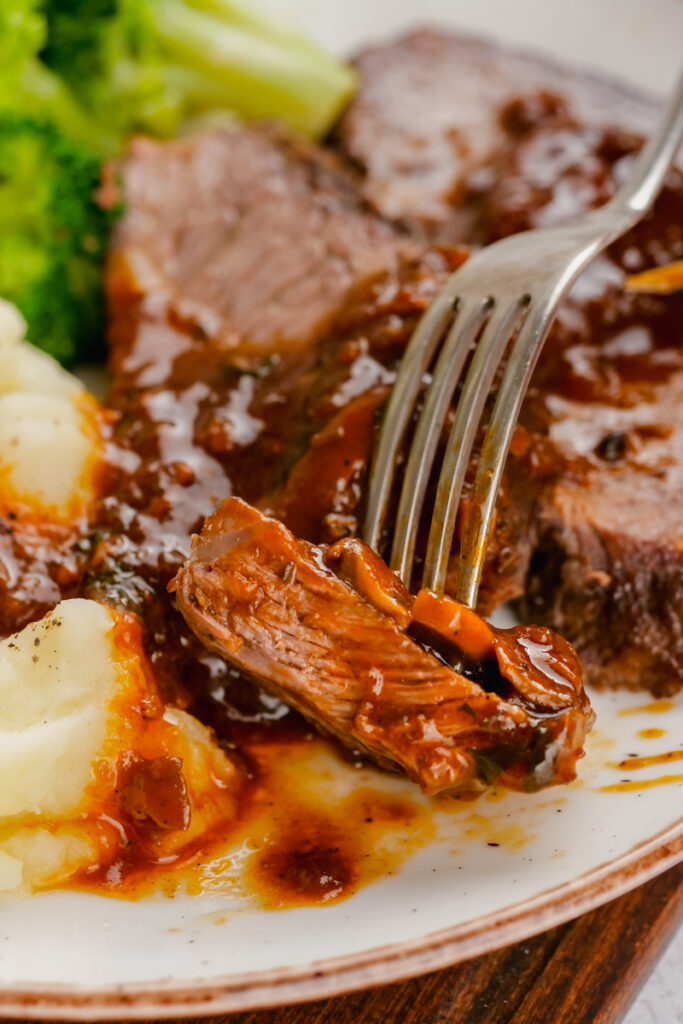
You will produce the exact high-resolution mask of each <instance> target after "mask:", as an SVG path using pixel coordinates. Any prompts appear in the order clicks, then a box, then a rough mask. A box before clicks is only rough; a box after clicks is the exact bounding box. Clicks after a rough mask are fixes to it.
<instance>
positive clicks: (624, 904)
mask: <svg viewBox="0 0 683 1024" xmlns="http://www.w3.org/2000/svg"><path fill="white" fill-rule="evenodd" d="M682 921H683V864H680V865H679V866H678V867H675V868H672V869H671V870H670V871H668V872H666V873H665V874H663V875H660V876H659V877H658V878H655V879H654V880H653V881H651V882H648V883H647V885H644V886H642V887H641V888H639V889H636V890H634V891H633V892H631V893H628V894H627V895H626V896H622V897H621V898H620V899H618V900H615V901H613V902H612V903H608V904H607V905H606V906H604V907H600V908H599V909H598V910H594V911H592V912H591V913H590V914H586V915H584V916H583V917H580V918H577V920H575V921H571V922H569V923H568V924H565V925H561V926H560V927H559V928H554V929H553V930H552V931H549V932H545V933H544V934H543V935H538V936H536V937H535V938H532V939H529V940H528V941H526V942H520V943H518V944H517V945H514V946H508V947H507V948H506V949H503V950H500V951H499V952H498V953H489V954H487V955H486V956H482V957H479V958H478V959H476V960H472V961H470V962H469V963H465V964H461V965H460V966H459V967H452V968H450V969H448V970H445V971H439V972H438V973H435V974H428V975H425V976H423V977H421V978H415V979H413V980H412V981H407V982H400V983H398V984H394V985H386V986H384V987H382V988H376V989H371V990H369V991H365V992H356V993H353V994H351V995H348V996H341V997H339V998H337V999H325V1000H321V1001H318V1002H314V1003H304V1004H300V1005H298V1006H289V1007H281V1008H278V1009H273V1010H264V1011H260V1012H253V1013H238V1014H233V1015H230V1016H229V1017H225V1016H223V1017H211V1018H209V1020H210V1021H211V1022H212V1024H219V1022H228V1024H616V1022H618V1021H620V1020H622V1018H623V1016H624V1014H625V1013H626V1011H627V1010H628V1007H629V1006H630V1004H631V1002H632V1001H633V999H634V998H635V996H636V995H637V994H638V991H639V989H640V988H641V986H642V984H643V982H644V981H645V979H646V978H647V976H648V974H649V973H650V971H651V970H652V968H653V967H654V965H655V963H656V962H657V959H658V958H659V956H660V955H661V953H663V951H664V949H665V948H666V945H667V942H668V941H669V939H670V938H671V936H672V935H673V932H674V931H675V929H676V927H677V925H679V924H680V923H681V922H682ZM681 997H682V998H683V979H682V980H681Z"/></svg>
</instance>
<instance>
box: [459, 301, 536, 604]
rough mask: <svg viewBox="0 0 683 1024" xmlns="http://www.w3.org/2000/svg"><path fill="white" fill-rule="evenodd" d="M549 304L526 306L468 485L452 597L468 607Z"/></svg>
mask: <svg viewBox="0 0 683 1024" xmlns="http://www.w3.org/2000/svg"><path fill="white" fill-rule="evenodd" d="M554 305H555V303H554V300H553V299H552V298H550V299H549V300H548V301H547V302H545V303H543V304H542V305H541V306H540V307H534V308H532V309H531V310H530V311H529V314H528V316H527V319H526V320H525V322H524V324H523V325H522V329H521V330H520V332H519V335H518V336H517V339H516V340H515V343H514V345H513V348H512V352H511V353H510V358H509V360H508V363H507V366H506V367H505V372H504V374H503V378H502V380H501V382H500V388H499V389H498V394H497V396H496V402H495V405H494V407H493V413H492V414H491V422H490V423H489V427H488V430H487V431H486V436H485V438H484V442H483V445H482V449H481V456H480V460H479V466H478V468H477V473H476V476H475V478H474V484H473V485H472V503H471V506H470V508H468V510H467V514H466V516H465V525H464V530H463V540H462V547H461V552H460V561H459V564H458V573H457V582H456V598H457V600H458V601H462V602H464V603H465V604H467V605H469V606H470V607H472V608H473V607H474V605H475V604H476V600H477V594H478V592H479V583H480V580H481V574H482V569H483V567H484V559H485V557H486V547H487V544H488V539H489V536H490V533H491V528H492V526H493V517H494V512H495V507H496V499H497V497H498V490H499V488H500V482H501V478H502V475H503V470H504V468H505V461H506V459H507V454H508V450H509V448H510V442H511V440H512V435H513V433H514V429H515V427H516V425H517V418H518V416H519V411H520V409H521V406H522V402H523V400H524V396H525V394H526V390H527V387H528V386H529V381H530V379H531V375H532V373H533V372H534V367H535V366H536V362H537V360H538V356H539V354H540V352H541V348H542V344H543V341H544V339H545V335H546V334H547V333H548V330H549V329H550V325H551V323H552V318H551V316H550V313H551V312H552V309H549V308H548V307H553V306H554Z"/></svg>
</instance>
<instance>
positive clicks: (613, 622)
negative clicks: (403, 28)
mask: <svg viewBox="0 0 683 1024" xmlns="http://www.w3.org/2000/svg"><path fill="white" fill-rule="evenodd" d="M358 63H359V67H360V70H361V83H362V84H361V89H360V92H359V94H358V96H357V98H356V100H355V101H354V103H353V104H352V106H351V108H350V109H349V111H348V113H347V114H346V116H345V118H344V119H343V121H342V124H341V127H340V129H339V140H340V144H341V147H342V149H343V150H344V151H345V152H346V153H347V154H348V155H349V156H350V157H351V158H352V159H353V160H354V162H355V163H356V165H357V166H358V167H359V168H360V169H361V170H362V172H363V181H362V186H361V187H362V190H363V193H364V195H365V196H366V198H368V200H369V201H370V202H371V203H372V204H373V205H374V206H375V208H376V209H378V210H380V211H381V212H383V213H385V214H387V215H389V216H392V217H398V218H400V219H401V220H402V221H403V222H404V223H409V224H411V225H412V228H413V230H414V231H415V232H416V233H418V234H421V235H423V236H427V237H432V238H433V237H438V238H440V239H442V240H444V241H450V242H453V241H454V240H457V241H472V242H475V243H477V244H487V243H489V242H492V241H495V240H496V239H498V238H502V237H505V236H506V235H510V234H512V233H514V232H516V231H522V230H526V229H529V228H534V227H541V226H544V225H549V224H552V223H556V222H558V221H559V220H562V219H564V218H571V217H572V216H576V215H580V214H581V213H582V212H583V211H585V210H586V209H589V208H591V207H594V206H598V205H600V204H602V203H604V202H605V201H606V200H608V199H609V197H610V196H611V195H612V194H613V192H614V190H615V188H616V186H617V184H618V182H619V181H620V180H621V179H622V178H623V175H624V173H625V172H626V169H627V167H628V165H629V163H630V162H631V161H632V159H633V154H634V153H635V151H636V150H637V149H638V147H639V146H640V142H641V136H642V133H643V132H645V131H647V129H648V127H649V126H650V125H651V124H652V123H653V122H654V116H655V114H656V104H653V103H652V102H650V101H647V100H644V99H642V98H640V97H638V96H635V95H634V94H633V93H632V92H630V91H628V90H626V89H624V88H621V87H619V86H615V85H613V84H610V83H606V82H604V81H600V80H596V79H594V78H592V77H591V76H587V75H585V74H581V73H577V72H575V71H570V70H566V69H563V68H556V67H554V66H552V65H549V64H548V63H546V62H544V61H541V60H538V59H537V58H533V57H529V56H528V55H525V54H518V53H515V52H509V51H501V50H500V49H499V48H498V47H495V46H492V45H490V44H487V43H482V42H480V41H474V40H470V39H464V38H458V37H453V36H448V35H439V34H435V33H418V34H417V35H413V36H409V37H407V38H405V39H403V40H399V42H398V43H396V44H395V45H390V46H387V47H380V48H377V49H374V50H372V51H370V52H368V53H367V54H364V55H362V56H361V58H360V59H359V62H358ZM463 97H466V100H462V98H463ZM454 98H455V99H454ZM417 111H420V112H421V114H419V115H418V114H417ZM681 223H683V175H681V173H680V171H673V172H672V173H671V174H670V176H669V179H668V182H667V187H666V188H665V190H664V192H663V194H662V196H661V197H660V199H659V201H658V202H657V204H656V207H655V210H654V212H653V214H652V215H651V216H650V217H648V218H646V220H645V221H644V222H643V223H642V224H641V225H639V226H638V227H637V228H636V229H635V230H634V231H632V232H630V233H629V234H628V235H627V236H626V237H625V238H624V239H622V240H621V241H620V242H619V243H618V244H617V245H615V246H613V247H612V249H611V250H610V251H609V253H607V254H605V255H604V256H602V257H600V258H599V259H598V260H596V261H595V263H594V264H593V265H592V266H591V268H590V269H589V270H588V272H587V273H586V274H585V275H584V276H583V277H582V279H581V280H580V281H579V282H578V284H577V286H576V288H575V289H574V291H573V293H572V295H571V297H570V299H569V300H568V301H567V303H566V304H565V306H564V307H563V309H562V310H561V312H560V315H559V317H558V320H557V322H556V324H555V327H554V329H553V331H552V332H551V335H550V337H549V339H548V342H547V343H546V347H545V351H544V352H543V354H542V356H541V360H540V362H539V366H538V370H537V373H536V376H535V378H534V381H533V383H532V387H531V389H530V391H529V395H528V398H527V401H526V403H525V406H524V409H523V412H522V417H521V422H520V429H519V431H518V436H517V439H516V450H517V452H520V451H521V450H522V449H523V448H524V446H525V445H526V446H528V450H529V452H530V453H531V454H530V459H529V460H528V462H527V463H526V464H524V463H522V464H520V463H519V461H518V460H517V461H514V463H513V464H512V465H511V466H510V467H509V472H508V474H507V483H508V499H507V508H506V509H505V510H503V514H502V515H500V516H499V529H500V525H501V523H505V524H508V526H509V524H510V523H512V526H513V530H512V533H511V534H510V530H509V528H508V538H507V540H506V542H505V543H503V542H502V541H501V540H500V539H498V538H497V539H496V541H495V542H494V546H493V547H492V549H491V552H490V554H491V560H492V561H491V569H492V572H490V573H489V579H491V580H493V585H491V584H489V585H488V586H487V587H486V588H485V590H484V594H483V598H484V601H485V602H486V605H487V606H490V605H491V604H492V603H495V602H496V601H497V600H498V599H499V598H500V597H501V596H514V595H515V592H516V594H517V595H521V594H523V593H524V594H526V595H527V598H528V600H529V601H530V602H531V607H530V610H529V612H528V614H530V615H531V616H532V617H533V619H534V621H539V620H540V621H545V622H547V623H548V624H550V625H551V626H552V627H553V628H555V629H557V630H558V631H560V632H561V633H562V634H563V635H566V636H567V637H568V638H569V639H570V640H572V642H573V643H575V645H576V646H577V649H578V651H579V653H580V655H581V657H582V659H583V660H584V664H585V668H586V673H587V678H589V679H590V680H591V681H592V682H594V683H602V684H607V685H616V686H623V685H628V686H631V687H647V688H649V689H652V690H653V692H655V693H657V694H665V693H672V692H675V691H676V690H678V689H680V687H681V685H682V684H683V556H682V552H683V519H682V518H681V516H680V513H679V509H680V508H681V506H682V504H683V462H682V459H683V455H682V453H683V436H682V434H681V430H682V428H683V422H682V421H681V416H680V409H681V407H682V405H683V345H682V344H681V343H682V342H683V295H681V294H679V295H670V296H667V297H665V298H664V297H658V296H640V295H639V296H636V295H631V294H628V293H627V292H626V291H625V289H624V285H623V282H624V278H625V275H626V274H627V273H633V272H634V271H639V270H643V269H645V268H647V267H651V266H656V265H660V264H663V263H666V262H668V261H672V260H675V259H680V258H681V257H682V256H683V235H682V234H681V231H680V224H681ZM533 465H536V466H537V467H538V466H539V465H540V466H541V467H542V472H543V474H544V483H543V486H542V488H541V490H540V491H539V490H538V489H537V490H536V497H535V499H534V502H533V505H532V514H531V516H527V515H525V514H524V510H525V508H526V509H528V508H529V505H528V504H527V503H525V502H524V497H523V493H522V492H523V483H522V481H523V479H524V478H525V476H526V474H528V472H529V469H530V467H531V466H533ZM528 479H529V485H530V486H534V487H535V488H537V485H538V475H537V474H535V475H534V476H533V478H528ZM510 498H511V500H512V503H513V504H514V503H517V504H518V507H519V509H520V514H519V515H518V516H516V517H515V516H512V517H510V516H509V515H508V514H507V510H509V508H510ZM504 500H505V499H504ZM499 511H500V509H499ZM518 526H519V527H521V532H520V531H518V530H517V527H518ZM503 564H505V565H506V566H507V574H506V576H505V577H504V578H505V584H506V585H505V589H504V590H503V591H497V590H496V586H495V579H496V578H500V568H501V566H502V565H503Z"/></svg>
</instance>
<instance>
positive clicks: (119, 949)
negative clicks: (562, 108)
mask: <svg viewBox="0 0 683 1024" xmlns="http://www.w3.org/2000/svg"><path fill="white" fill-rule="evenodd" d="M271 5H272V6H274V7H277V8H278V9H282V10H285V11H288V12H294V13H297V14H298V15H299V16H300V18H301V20H302V21H303V22H304V23H305V24H307V26H308V27H309V29H310V30H311V31H313V32H314V33H315V34H317V35H318V36H319V38H320V39H321V40H322V41H323V42H325V43H326V44H327V45H328V46H331V47H333V48H335V49H337V50H338V51H340V52H344V51H348V50H350V49H352V48H356V47H358V46H360V45H362V44H364V43H365V42H369V41H375V40H379V39H382V38H386V37H388V36H391V35H396V34H398V33H399V32H400V31H402V30H404V29H406V28H408V27H412V26H416V25H418V24H425V23H431V24H442V25H446V26H448V25H450V26H457V27H462V28H465V29H468V30H475V31H481V32H484V33H487V34H489V35H492V36H496V37H498V38H502V39H503V40H508V41H510V42H514V43H521V44H523V45H525V46H527V47H533V46H536V47H538V48H540V49H543V50H545V51H546V52H550V53H554V54H557V55H559V56H562V57H564V58H567V59H569V60H574V61H576V62H579V63H583V64H586V65H589V66H593V67H596V68H602V69H604V70H608V71H611V72H615V73H617V74H620V75H621V76H622V77H624V78H627V79H629V80H631V81H633V82H635V83H637V84H640V85H644V86H647V87H650V88H655V89H658V90H660V91H664V89H665V88H666V87H667V86H668V85H669V84H670V82H671V81H672V79H673V77H674V74H675V71H676V66H677V62H678V59H679V56H680V40H681V39H683V4H681V3H680V2H678V0H657V2H654V0H642V2H640V0H583V2H579V0H567V2H558V0H555V2H554V3H553V4H549V3H547V0H516V2H515V4H510V3H509V0H481V2H480V3H478V4H471V3H470V2H468V0H420V2H419V3H418V2H417V0H415V2H411V0H405V2H399V0H326V2H325V3H320V0H271ZM592 698H593V702H594V705H595V708H596V711H597V715H598V723H599V725H598V729H597V730H596V731H595V732H594V733H593V735H592V736H591V737H590V739H589V743H588V757H587V758H586V760H585V761H583V762H581V764H580V765H579V770H580V778H579V780H578V781H577V782H576V783H574V784H573V785H572V786H570V787H568V788H567V789H565V790H560V789H556V790H551V791H546V792H544V793H540V794H536V795H533V796H526V795H524V796H523V795H515V794H508V795H504V796H502V797H500V798H499V799H488V798H484V799H482V800H480V801H479V802H478V803H477V804H476V805H469V806H464V807H461V806H460V805H458V804H455V803H454V804H453V807H452V809H450V808H446V809H444V807H443V805H441V806H440V807H439V808H438V809H437V810H434V811H433V812H432V811H430V812H429V813H430V814H433V820H434V828H435V835H434V838H433V840H432V841H431V842H429V844H428V845H426V846H425V847H424V848H422V849H421V850H419V851H418V852H417V853H415V854H414V855H413V856H411V857H409V858H408V859H407V860H406V861H405V863H404V865H403V867H402V868H401V870H400V871H398V872H397V873H395V874H393V875H392V876H390V877H386V878H383V879H381V880H380V881H376V882H374V883H372V884H370V885H368V886H366V887H365V888H362V889H361V890H360V891H359V892H358V893H357V894H356V895H354V896H353V897H351V898H350V899H349V900H347V901H345V902H341V903H339V904H336V905H334V906H328V907H324V908H316V909H297V910H284V911H277V912H271V913H267V912H264V911H261V910H258V909H255V908H253V907H251V906H249V905H247V904H245V903H244V902H243V901H242V902H240V901H239V900H237V899H236V898H235V897H234V896H231V895H229V894H222V895H221V894H220V893H216V894H214V895H203V896H194V897H190V896H183V897H176V898H174V899H168V898H164V897H155V898H153V899H144V900H140V901H138V902H124V901H121V900H114V899H111V900H107V899H104V898H102V897H99V896H94V895H84V894H77V893H50V894H44V895H40V896H36V897H33V898H29V899H26V898H24V899H11V898H5V899H3V900H2V903H1V904H0V907H1V911H2V915H1V917H0V922H1V923H0V1013H3V1014H4V1015H12V1016H25V1017H30V1016H33V1017H47V1016H52V1017H55V1018H57V1017H69V1018H74V1017H76V1016H81V1017H83V1018H84V1019H89V1020H92V1019H95V1018H98V1017H103V1016H110V1017H117V1018H121V1017H128V1016H130V1017H149V1016H154V1015H159V1016H172V1015H183V1016H187V1015H188V1014H190V1013H192V1012H196V1013H209V1012H212V1013H216V1012H219V1011H223V1010H233V1009H244V1008H248V1007H256V1006H266V1005H272V1004H275V1003H280V1002H282V1003H285V1002H290V1001H295V1000H298V999H311V998H316V997H321V996H325V995H331V994H334V993H338V992H341V991H344V990H347V989H350V988H353V987H360V986H363V985H368V984H373V983H375V984H376V983H380V982H384V981H390V980H394V979H396V978H399V977H405V976H407V975H410V974H417V973H420V972H422V971H426V970H433V969H436V968H438V967H442V966H445V965H447V964H449V963H453V962H455V961H456V960H458V959H461V958H464V957H470V956H475V955H477V954H479V953H481V952H483V951H485V950H488V949H492V948H495V947H497V946H501V945H504V944H505V943H507V942H510V941H512V940H515V939H521V938H523V937H525V936H528V935H530V934H532V933H534V932H538V931H541V930H543V929H545V928H547V927H549V926H551V925H554V924H557V923H558V922H560V921H562V920H566V919H568V918H570V917H572V916H574V915H576V914H577V913H579V912H581V911H584V910H587V909H588V908H590V907H593V906H595V905H597V904H598V903H600V902H604V901H605V900H607V899H610V898H612V897H614V896H617V895H619V894H620V893H621V892H624V891H626V890H627V889H629V888H631V887H633V886H635V885H636V884H638V883H640V882H642V881H645V880H646V879H647V878H649V877H651V876H652V875H654V874H656V873H657V872H659V871H662V870H664V869H665V868H666V867H668V866H669V865H671V864H673V863H674V862H676V861H677V860H680V859H681V858H683V818H681V811H682V808H683V761H678V762H676V761H674V762H672V763H671V764H670V765H668V766H667V765H659V766H652V767H647V768H640V769H629V770H625V769H620V768H618V767H616V764H617V763H618V762H619V761H621V760H622V759H623V758H625V757H627V756H628V755H633V754H639V755H652V754H658V753H663V752H668V751H671V750H674V749H678V750H683V743H682V740H683V701H681V700H680V698H679V699H677V700H676V701H675V702H672V703H671V706H669V707H667V708H666V709H665V710H662V706H661V704H660V705H656V706H655V710H640V711H637V710H635V711H634V710H633V709H636V708H638V707H639V706H641V705H645V704H647V703H648V699H647V697H646V696H645V695H633V694H593V695H592ZM625 712H631V713H625ZM645 729H660V730H662V732H663V735H661V736H660V737H659V738H649V739H648V738H643V737H642V736H639V735H638V733H639V732H640V731H641V730H645ZM315 756H316V757H318V758H322V759H323V762H324V763H323V762H321V761H318V762H317V763H316V768H317V769H321V768H322V769H327V768H329V769H330V770H329V773H327V772H326V771H325V770H318V771H317V772H316V774H315V778H316V780H317V781H316V785H317V786H318V788H319V789H320V791H321V792H322V793H323V794H324V792H325V791H326V790H329V789H334V791H335V793H338V792H339V791H340V789H341V790H343V789H344V788H349V787H352V786H355V785H358V784H359V783H362V782H364V781H366V782H371V783H372V784H373V785H379V786H382V787H384V788H386V789H387V790H390V791H393V792H395V793H397V794H407V795H409V796H410V797H411V798H415V793H414V792H413V788H412V787H411V786H410V785H409V784H407V783H402V782H399V781H396V780H393V779H388V778H385V777H383V776H381V775H380V774H379V773H376V772H372V771H370V770H368V771H367V772H363V773H361V774H360V775H359V773H358V772H357V771H353V770H352V769H351V768H344V767H342V766H340V765H339V764H338V763H337V762H336V761H333V760H332V759H331V758H329V761H327V760H326V758H327V756H328V755H324V754H319V753H317V754H316V755H315ZM662 776H673V777H674V778H673V779H672V780H670V781H669V782H668V783H667V784H665V785H653V786H651V787H649V788H646V787H643V783H644V782H647V781H648V780H655V779H658V778H661V777H662ZM622 779H629V780H631V781H632V782H633V783H634V784H635V785H636V786H637V788H626V789H625V790H624V791H619V790H615V789H610V788H609V787H612V786H615V785H618V784H619V783H620V781H621V780H622ZM605 787H607V788H605ZM425 805H427V802H426V801H425ZM488 843H497V844H498V845H497V846H489V845H487V844H488Z"/></svg>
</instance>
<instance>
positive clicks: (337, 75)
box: [0, 0, 354, 364]
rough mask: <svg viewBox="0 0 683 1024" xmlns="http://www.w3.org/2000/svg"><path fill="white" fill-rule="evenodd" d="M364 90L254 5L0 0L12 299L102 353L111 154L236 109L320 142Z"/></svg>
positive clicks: (1, 243)
mask: <svg viewBox="0 0 683 1024" xmlns="http://www.w3.org/2000/svg"><path fill="white" fill-rule="evenodd" d="M353 84H354V73H353V71H352V70H351V69H350V68H348V67H346V66H345V65H343V64H341V63H339V62H338V61H336V60H334V59H333V58H331V57H328V56H326V55H325V54H323V53H322V52H321V51H320V50H319V49H318V48H317V47H316V46H314V45H313V44H312V43H310V42H308V41H306V40H304V39H301V38H300V37H299V36H298V35H297V34H296V33H293V32H292V31H291V30H290V29H289V28H287V27H284V26H283V25H281V24H280V23H278V22H276V21H274V20H272V19H271V18H269V17H265V16H264V15H261V14H259V13H258V12H256V11H255V10H254V9H253V5H252V3H251V0H0V297H3V298H7V299H9V300H11V301H12V302H14V303H15V304H16V305H17V306H18V307H19V308H20V309H21V311H22V312H23V314H24V316H25V317H26V320H27V322H28V331H29V333H28V336H29V338H30V340H32V341H34V342H35V343H36V344H37V345H39V346H40V347H41V348H44V349H46V350H47V351H48V352H51V353H52V354H53V355H55V356H56V357H57V358H58V359H59V360H60V361H62V362H64V363H67V364H68V363H70V362H73V361H74V360H76V359H84V358H87V357H88V356H89V355H91V354H94V352H95V350H96V346H97V342H98V339H99V338H100V336H101V321H102V317H101V313H102V287H101V283H100V274H101V263H102V255H103V252H104V249H105V246H106V242H107V232H108V229H109V225H110V223H111V220H112V217H113V216H114V213H113V212H105V211H103V210H101V209H99V207H98V206H97V205H96V202H95V200H94V192H95V190H96V188H97V184H98V181H99V162H100V160H102V159H105V158H107V157H109V156H112V155H116V154H117V153H118V152H119V151H120V149H121V147H122V144H123V142H124V141H125V139H126V137H127V136H129V135H130V134H131V133H133V132H145V133H148V134H151V135H155V136H158V137H161V138H167V137H171V136H173V135H175V134H177V133H178V131H180V130H183V129H185V128H187V127H189V126H191V125H192V123H193V122H196V121H200V122H201V120H202V119H203V118H206V117H207V115H208V116H209V117H211V116H212V115H213V114H214V113H215V112H217V111H225V110H228V111H231V112H233V113H237V114H241V115H244V116H247V117H272V118H280V119H282V120H284V121H286V122H287V123H289V124H290V125H291V126H292V127H294V128H296V129H298V130H300V131H303V132H306V133H308V134H311V135H321V134H323V133H324V132H325V131H327V130H328V128H329V127H330V125H331V124H332V122H333V121H334V119H335V118H336V116H337V115H338V113H339V112H340V110H341V108H342V106H343V104H344V102H345V101H346V99H347V98H348V96H349V95H350V93H351V91H352V89H353Z"/></svg>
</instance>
